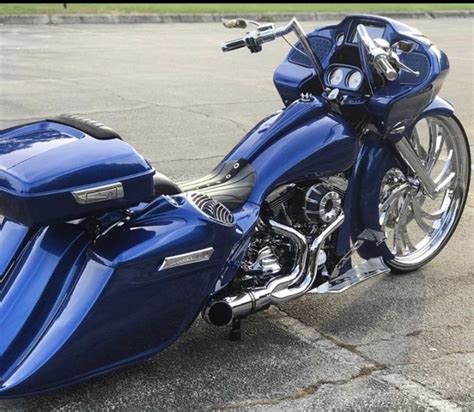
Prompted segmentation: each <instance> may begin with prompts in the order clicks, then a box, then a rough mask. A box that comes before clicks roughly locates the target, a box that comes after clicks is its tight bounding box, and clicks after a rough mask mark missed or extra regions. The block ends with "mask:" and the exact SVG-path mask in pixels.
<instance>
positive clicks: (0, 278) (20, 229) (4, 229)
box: [0, 219, 30, 297]
mask: <svg viewBox="0 0 474 412" xmlns="http://www.w3.org/2000/svg"><path fill="white" fill-rule="evenodd" d="M29 233H30V230H29V229H28V227H26V226H23V225H20V224H19V223H15V222H12V221H11V220H9V219H5V221H4V222H3V223H1V224H0V250H1V253H0V297H1V296H2V295H1V294H2V290H3V288H4V287H5V284H6V278H7V275H8V273H9V272H10V271H11V266H12V264H13V263H14V261H15V259H17V258H18V256H19V254H20V252H21V247H22V245H23V244H24V242H25V241H26V240H27V238H28V235H29Z"/></svg>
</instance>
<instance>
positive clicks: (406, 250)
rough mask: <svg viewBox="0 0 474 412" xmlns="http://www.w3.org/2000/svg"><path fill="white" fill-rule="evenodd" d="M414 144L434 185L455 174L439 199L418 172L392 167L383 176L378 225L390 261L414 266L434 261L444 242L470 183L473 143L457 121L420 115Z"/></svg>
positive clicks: (412, 139)
mask: <svg viewBox="0 0 474 412" xmlns="http://www.w3.org/2000/svg"><path fill="white" fill-rule="evenodd" d="M411 142H412V144H413V147H414V149H415V151H416V152H417V154H418V156H419V157H420V159H421V161H422V163H423V164H424V166H425V168H426V170H427V171H428V173H429V174H430V176H431V177H432V178H433V179H434V180H435V182H436V183H439V182H442V181H444V180H445V179H446V178H447V177H448V176H450V175H451V174H453V173H454V175H453V178H452V180H451V181H450V183H449V184H448V185H447V186H446V188H445V189H444V190H442V191H441V192H440V193H439V194H438V195H437V197H436V198H435V199H431V198H430V197H429V196H427V195H426V194H425V193H424V192H423V190H422V189H421V186H420V183H419V181H418V179H417V178H416V176H414V175H411V174H410V173H407V174H405V173H403V172H402V171H401V170H400V169H398V168H392V169H390V170H388V171H387V173H386V174H385V176H384V178H383V180H382V185H381V190H380V199H379V201H380V202H379V223H380V227H381V229H382V231H383V232H384V233H385V236H386V241H385V244H386V245H387V247H388V248H389V249H390V251H391V253H392V254H393V256H394V258H393V260H391V261H390V263H391V264H392V265H393V266H395V267H398V268H400V269H410V268H414V267H418V266H421V265H423V264H424V263H425V262H427V261H428V260H430V259H431V258H432V257H433V256H434V255H435V254H436V253H437V252H438V251H439V250H440V249H441V248H442V247H443V246H444V244H445V243H446V240H447V239H448V238H449V236H450V234H451V232H452V230H453V229H454V227H455V225H456V223H457V221H458V219H459V216H460V214H461V213H462V209H463V207H464V203H465V198H466V195H467V187H468V185H469V171H470V164H469V152H468V150H469V147H468V146H467V145H466V142H465V138H464V135H463V132H462V130H461V129H460V127H459V126H458V124H457V122H456V121H455V120H454V119H451V118H448V117H442V116H434V117H427V118H424V119H421V120H420V121H419V122H418V123H417V125H416V127H415V129H414V131H413V134H412V137H411Z"/></svg>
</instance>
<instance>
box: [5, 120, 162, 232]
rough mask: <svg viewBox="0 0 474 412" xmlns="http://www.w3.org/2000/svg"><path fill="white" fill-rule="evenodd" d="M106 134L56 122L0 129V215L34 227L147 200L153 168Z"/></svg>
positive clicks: (118, 140) (117, 140) (125, 206)
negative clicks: (102, 135) (98, 134)
mask: <svg viewBox="0 0 474 412" xmlns="http://www.w3.org/2000/svg"><path fill="white" fill-rule="evenodd" d="M110 137H111V138H107V139H103V138H101V137H99V136H96V137H93V136H91V135H90V134H87V133H86V132H84V131H81V130H79V129H78V128H76V127H72V126H71V125H67V124H64V123H60V122H57V121H41V122H36V123H31V124H27V125H22V126H17V127H14V128H10V129H6V130H3V131H0V215H4V216H6V217H8V218H10V219H12V220H15V221H17V222H19V223H22V224H24V225H27V226H30V227H32V226H35V227H37V226H45V225H50V224H54V223H58V222H66V221H70V220H75V219H79V218H83V217H86V216H94V215H99V214H102V213H104V212H107V211H110V210H118V209H124V208H128V207H130V206H133V205H136V204H138V203H140V202H142V201H147V200H150V199H152V198H153V195H154V189H153V175H154V174H155V170H154V169H153V167H151V166H150V164H149V163H148V162H147V161H146V160H145V159H144V158H143V157H142V156H141V155H140V154H138V153H137V152H136V150H135V149H133V148H132V147H131V146H130V145H128V144H127V143H125V142H124V141H122V140H121V139H120V137H119V136H118V135H117V137H116V138H114V136H110Z"/></svg>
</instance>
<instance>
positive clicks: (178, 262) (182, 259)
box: [158, 247, 214, 272]
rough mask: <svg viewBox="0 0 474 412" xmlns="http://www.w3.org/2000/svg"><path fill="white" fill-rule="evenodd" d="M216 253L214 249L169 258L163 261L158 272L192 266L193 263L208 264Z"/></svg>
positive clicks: (209, 248)
mask: <svg viewBox="0 0 474 412" xmlns="http://www.w3.org/2000/svg"><path fill="white" fill-rule="evenodd" d="M213 253H214V248H213V247H208V248H206V249H201V250H195V251H194V252H189V253H183V254H182V255H175V256H168V257H166V258H165V259H164V260H163V263H162V264H161V266H160V268H159V269H158V272H159V271H161V270H165V269H171V268H175V267H178V266H184V265H190V264H192V263H198V262H206V261H208V260H209V259H210V258H211V256H212V254H213Z"/></svg>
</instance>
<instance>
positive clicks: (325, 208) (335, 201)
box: [304, 183, 342, 224]
mask: <svg viewBox="0 0 474 412" xmlns="http://www.w3.org/2000/svg"><path fill="white" fill-rule="evenodd" d="M341 203H342V199H341V196H340V195H339V193H337V192H336V191H335V190H334V189H333V188H332V187H331V186H330V185H328V184H326V183H317V184H315V185H313V186H311V187H310V188H309V189H308V190H307V191H306V196H305V205H304V214H305V216H306V218H307V219H308V220H309V221H310V222H315V223H318V222H319V223H325V224H329V223H332V222H334V221H335V220H336V219H337V217H338V216H339V215H340V214H341V210H342V208H341Z"/></svg>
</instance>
